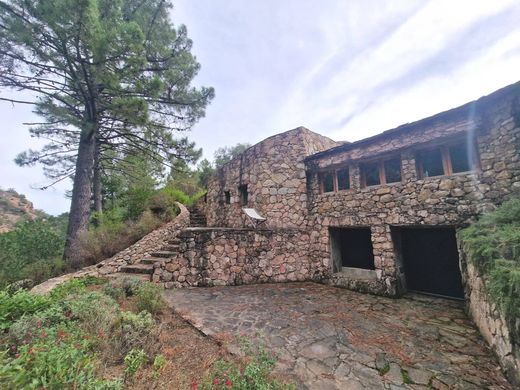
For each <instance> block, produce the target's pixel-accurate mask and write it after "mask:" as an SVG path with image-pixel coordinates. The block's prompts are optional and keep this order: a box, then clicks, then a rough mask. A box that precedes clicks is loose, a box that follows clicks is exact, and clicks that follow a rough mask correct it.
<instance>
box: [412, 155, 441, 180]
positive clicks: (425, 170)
mask: <svg viewBox="0 0 520 390" xmlns="http://www.w3.org/2000/svg"><path fill="white" fill-rule="evenodd" d="M417 158H418V160H419V161H420V164H421V167H422V172H421V176H422V177H429V176H440V175H444V168H443V166H442V155H441V150H440V149H433V150H423V151H421V152H419V153H418V155H417Z"/></svg>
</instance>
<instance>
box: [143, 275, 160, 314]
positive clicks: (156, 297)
mask: <svg viewBox="0 0 520 390" xmlns="http://www.w3.org/2000/svg"><path fill="white" fill-rule="evenodd" d="M162 290H163V289H162V288H161V287H160V286H159V285H157V284H154V283H151V282H145V283H143V284H141V286H139V288H138V289H137V293H136V297H137V301H136V304H137V308H138V309H139V310H146V311H147V312H149V313H151V314H157V313H159V312H160V311H161V310H163V309H164V307H165V306H166V302H165V301H164V299H163V297H162Z"/></svg>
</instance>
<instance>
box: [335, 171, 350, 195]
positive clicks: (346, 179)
mask: <svg viewBox="0 0 520 390" xmlns="http://www.w3.org/2000/svg"><path fill="white" fill-rule="evenodd" d="M337 175H338V190H348V189H349V188H350V176H349V173H348V168H344V169H340V170H339V171H338V172H337Z"/></svg>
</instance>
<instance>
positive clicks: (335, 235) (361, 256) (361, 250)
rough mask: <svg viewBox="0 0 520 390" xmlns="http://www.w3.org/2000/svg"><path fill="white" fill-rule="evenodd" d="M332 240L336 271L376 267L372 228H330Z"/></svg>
mask: <svg viewBox="0 0 520 390" xmlns="http://www.w3.org/2000/svg"><path fill="white" fill-rule="evenodd" d="M330 241H331V251H332V260H333V263H334V271H336V272H339V271H341V269H342V268H343V267H351V268H363V269H371V270H373V269H375V267H374V253H373V249H372V238H371V233H370V228H330Z"/></svg>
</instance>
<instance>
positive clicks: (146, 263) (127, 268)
mask: <svg viewBox="0 0 520 390" xmlns="http://www.w3.org/2000/svg"><path fill="white" fill-rule="evenodd" d="M189 211H190V227H205V226H207V221H206V216H205V215H204V213H203V212H202V211H200V210H199V209H198V208H197V207H196V206H192V207H190V208H189ZM180 243H181V240H180V239H179V238H173V239H171V240H169V241H167V242H166V244H165V245H164V246H163V247H162V248H161V250H158V251H156V252H152V253H150V256H148V257H145V258H143V259H141V261H139V262H137V263H134V264H127V265H124V266H122V267H121V268H119V272H118V277H125V276H126V277H132V278H138V279H143V280H151V278H152V274H153V270H154V264H155V263H156V262H158V261H162V260H164V259H167V258H170V257H172V256H174V255H175V254H176V253H177V250H178V249H179V245H180Z"/></svg>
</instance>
